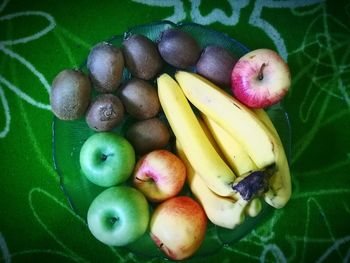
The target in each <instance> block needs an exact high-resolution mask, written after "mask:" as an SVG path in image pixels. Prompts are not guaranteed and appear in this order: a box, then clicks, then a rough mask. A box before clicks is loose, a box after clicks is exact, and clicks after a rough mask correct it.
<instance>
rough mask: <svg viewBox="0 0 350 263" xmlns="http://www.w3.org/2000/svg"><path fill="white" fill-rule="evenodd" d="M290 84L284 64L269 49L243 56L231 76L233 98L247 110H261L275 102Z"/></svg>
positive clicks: (281, 96)
mask: <svg viewBox="0 0 350 263" xmlns="http://www.w3.org/2000/svg"><path fill="white" fill-rule="evenodd" d="M290 84H291V77H290V71H289V68H288V65H287V63H286V62H285V61H284V60H283V59H282V58H281V56H280V55H279V54H277V53H276V52H275V51H273V50H270V49H256V50H254V51H251V52H249V53H247V54H245V55H244V56H243V57H241V58H240V59H239V60H238V62H237V63H236V65H235V66H234V68H233V70H232V74H231V88H232V92H233V94H234V96H235V97H236V98H237V99H238V100H240V101H241V102H242V103H244V104H245V105H247V106H248V107H251V108H265V107H268V106H271V105H273V104H275V103H277V102H279V101H280V100H282V98H283V97H284V95H285V94H286V92H287V91H288V89H289V87H290Z"/></svg>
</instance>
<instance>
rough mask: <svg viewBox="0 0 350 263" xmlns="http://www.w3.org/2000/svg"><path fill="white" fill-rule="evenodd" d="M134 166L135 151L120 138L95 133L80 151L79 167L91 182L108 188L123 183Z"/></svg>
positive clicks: (109, 133)
mask: <svg viewBox="0 0 350 263" xmlns="http://www.w3.org/2000/svg"><path fill="white" fill-rule="evenodd" d="M134 165H135V151H134V149H133V147H132V146H131V144H130V143H129V142H128V141H127V140H126V139H125V138H124V137H122V136H120V135H117V134H115V133H111V132H101V133H95V134H93V135H92V136H90V137H89V138H88V139H87V140H86V142H85V143H84V144H83V146H82V148H81V150H80V167H81V170H82V172H83V173H84V174H85V176H86V177H87V179H89V180H90V181H91V182H93V183H95V184H97V185H99V186H103V187H110V186H113V185H116V184H120V183H122V182H125V181H126V180H127V179H128V177H129V176H130V175H131V173H132V171H133V169H134Z"/></svg>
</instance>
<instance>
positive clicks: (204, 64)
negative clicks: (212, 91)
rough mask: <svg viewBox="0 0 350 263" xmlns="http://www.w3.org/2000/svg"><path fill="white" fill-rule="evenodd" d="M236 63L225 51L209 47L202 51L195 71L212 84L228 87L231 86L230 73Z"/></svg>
mask: <svg viewBox="0 0 350 263" xmlns="http://www.w3.org/2000/svg"><path fill="white" fill-rule="evenodd" d="M236 62H237V59H235V58H234V57H233V56H232V55H231V53H230V52H229V51H228V50H227V49H225V48H223V47H219V46H215V45H210V46H207V47H206V48H205V49H204V50H203V52H202V54H201V56H200V58H199V60H198V62H197V64H196V70H197V73H198V74H200V75H202V76H203V77H205V78H207V79H208V80H210V81H212V82H213V83H215V84H217V85H219V86H223V87H229V86H230V84H231V72H232V69H233V67H234V65H235V64H236Z"/></svg>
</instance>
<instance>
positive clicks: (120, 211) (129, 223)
mask: <svg viewBox="0 0 350 263" xmlns="http://www.w3.org/2000/svg"><path fill="white" fill-rule="evenodd" d="M148 209H149V208H148V203H147V201H146V198H145V197H144V196H143V195H142V193H140V192H139V191H138V190H136V189H134V188H132V187H128V186H114V187H110V188H108V189H106V190H104V191H103V192H102V193H100V194H99V195H98V196H97V197H96V198H95V199H94V200H93V201H92V203H91V205H90V207H89V210H88V213H87V223H88V227H89V229H90V231H91V233H92V234H93V235H94V236H95V237H96V238H97V239H98V240H100V241H101V242H103V243H104V244H106V245H109V246H125V245H127V244H130V243H132V242H134V241H135V240H137V239H138V238H140V237H141V236H142V235H143V234H144V233H145V232H146V230H147V227H148V223H149V210H148Z"/></svg>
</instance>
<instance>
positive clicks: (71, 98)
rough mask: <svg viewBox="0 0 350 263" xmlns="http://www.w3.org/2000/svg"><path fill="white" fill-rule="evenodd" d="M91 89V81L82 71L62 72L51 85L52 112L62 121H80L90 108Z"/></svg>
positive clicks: (68, 70) (70, 70)
mask: <svg viewBox="0 0 350 263" xmlns="http://www.w3.org/2000/svg"><path fill="white" fill-rule="evenodd" d="M91 89H92V88H91V82H90V79H89V78H88V76H86V75H85V74H84V73H82V72H81V71H79V70H74V69H64V70H62V71H61V72H60V73H58V74H57V76H56V77H55V78H54V80H53V82H52V85H51V94H50V103H51V110H52V112H53V113H54V115H55V116H56V117H57V118H59V119H61V120H76V119H79V118H80V117H82V116H83V115H84V113H85V112H86V110H87V108H88V106H89V102H90V96H91Z"/></svg>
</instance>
